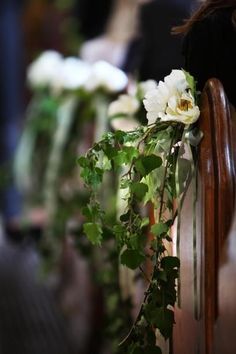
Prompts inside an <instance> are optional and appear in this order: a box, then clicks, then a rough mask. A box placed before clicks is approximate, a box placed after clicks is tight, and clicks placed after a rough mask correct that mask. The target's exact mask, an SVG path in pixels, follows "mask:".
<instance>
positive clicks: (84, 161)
mask: <svg viewBox="0 0 236 354" xmlns="http://www.w3.org/2000/svg"><path fill="white" fill-rule="evenodd" d="M77 162H78V164H79V165H80V166H81V167H88V166H89V160H88V159H87V158H86V157H84V156H80V157H79V158H78V159H77Z"/></svg>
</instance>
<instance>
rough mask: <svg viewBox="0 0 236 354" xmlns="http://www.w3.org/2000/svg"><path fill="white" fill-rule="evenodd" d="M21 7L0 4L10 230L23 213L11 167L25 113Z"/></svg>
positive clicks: (0, 151) (0, 155)
mask: <svg viewBox="0 0 236 354" xmlns="http://www.w3.org/2000/svg"><path fill="white" fill-rule="evenodd" d="M22 7H23V1H19V0H2V1H1V2H0V48H1V56H0V81H1V86H0V145H1V146H0V166H1V186H0V187H1V192H0V197H1V209H0V213H2V216H3V220H4V222H5V223H6V225H7V227H9V228H15V227H17V224H18V220H19V217H20V213H21V196H20V194H19V192H18V191H17V189H16V186H15V184H14V180H13V174H12V169H11V164H12V160H13V156H14V153H15V149H16V145H17V141H18V137H19V127H20V124H21V118H22V112H23V104H22V102H23V99H22V92H23V50H22V48H23V46H22V42H23V39H22V31H21V27H22V26H21V12H22ZM4 175H5V178H4V180H3V176H4Z"/></svg>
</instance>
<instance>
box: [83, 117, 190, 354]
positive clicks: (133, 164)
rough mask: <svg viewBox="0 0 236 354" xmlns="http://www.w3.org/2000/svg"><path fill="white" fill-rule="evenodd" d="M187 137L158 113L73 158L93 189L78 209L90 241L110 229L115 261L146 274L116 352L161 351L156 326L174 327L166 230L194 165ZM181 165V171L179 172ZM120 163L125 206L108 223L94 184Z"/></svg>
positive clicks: (174, 266) (172, 260) (175, 265)
mask: <svg viewBox="0 0 236 354" xmlns="http://www.w3.org/2000/svg"><path fill="white" fill-rule="evenodd" d="M188 129H189V126H188ZM185 136H186V128H185V127H184V125H183V124H182V123H177V122H162V121H160V120H157V122H156V123H154V124H150V125H148V126H146V127H144V126H140V127H139V128H137V129H136V130H134V131H131V132H124V131H121V130H118V131H116V132H114V133H107V134H105V135H104V137H103V139H102V140H101V141H99V142H97V143H95V144H94V146H93V147H92V148H91V149H89V150H88V152H87V154H86V155H85V156H82V157H80V158H79V159H78V163H79V165H80V167H81V177H82V178H83V180H84V183H85V185H86V186H87V188H88V189H89V191H90V202H89V204H88V205H87V206H85V207H84V209H83V213H84V215H85V217H86V223H85V224H84V232H85V234H86V235H87V237H88V239H89V240H90V241H91V242H92V243H93V244H94V245H101V244H102V241H103V233H104V230H106V231H105V232H106V233H107V230H109V232H110V235H112V236H113V238H114V239H115V241H116V247H117V249H118V251H119V253H120V257H119V260H120V263H121V264H123V265H125V266H127V267H129V268H131V269H137V268H138V269H140V271H141V273H142V274H143V275H144V277H145V280H146V281H148V287H147V290H146V292H145V294H144V299H143V303H142V306H141V308H140V311H139V313H138V316H137V318H136V319H135V321H134V324H133V326H132V328H131V330H130V332H129V334H128V335H127V337H126V338H125V339H124V340H123V341H122V342H121V343H120V352H125V353H132V354H138V353H141V351H143V350H144V349H145V353H161V349H160V348H159V347H158V346H157V345H156V337H155V330H156V329H158V330H159V331H160V333H161V334H162V335H163V337H164V338H165V339H168V338H170V337H171V334H172V328H173V324H174V311H173V309H174V305H175V302H176V279H177V278H178V271H179V267H180V261H179V259H178V258H177V257H174V256H171V255H169V253H168V250H167V243H168V242H171V235H170V229H171V226H172V225H173V223H174V221H175V218H176V216H177V213H178V208H175V209H174V204H175V203H174V200H176V198H181V197H183V195H184V193H183V191H184V188H183V186H185V189H186V188H187V185H186V184H187V181H188V180H189V174H190V170H191V168H190V165H191V164H190V163H189V161H188V160H187V159H185V158H184V157H183V156H182V154H183V151H182V150H183V149H182V147H183V140H184V138H185ZM181 142H182V143H181ZM180 165H181V174H180V173H177V172H178V168H177V166H180ZM124 166H125V168H126V172H125V173H124V174H123V175H122V177H121V179H120V185H119V188H121V189H123V190H125V194H126V197H125V203H126V206H125V210H124V213H123V214H122V215H121V216H120V219H119V221H117V222H116V223H115V224H114V223H112V224H111V223H109V221H108V219H107V217H106V212H105V211H104V210H102V207H101V203H100V200H99V190H100V189H101V188H102V182H103V178H104V175H105V174H106V173H108V172H109V171H110V170H113V171H119V170H124ZM177 185H178V188H176V186H177ZM181 186H182V187H181ZM177 194H179V195H177ZM150 203H151V204H153V206H154V208H155V213H156V215H157V217H156V222H155V224H154V225H151V224H150V220H149V218H148V217H147V216H145V215H143V212H142V210H144V209H145V206H146V205H148V204H150ZM147 228H149V230H150V233H151V235H152V237H151V240H149V241H148V240H147ZM147 261H149V262H150V261H151V262H152V265H153V266H152V269H153V270H152V274H151V275H149V274H146V272H145V263H146V262H147Z"/></svg>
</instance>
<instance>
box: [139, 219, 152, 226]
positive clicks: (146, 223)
mask: <svg viewBox="0 0 236 354" xmlns="http://www.w3.org/2000/svg"><path fill="white" fill-rule="evenodd" d="M149 223H150V220H149V217H145V218H143V219H142V222H141V225H140V227H141V228H143V227H145V226H148V225H149Z"/></svg>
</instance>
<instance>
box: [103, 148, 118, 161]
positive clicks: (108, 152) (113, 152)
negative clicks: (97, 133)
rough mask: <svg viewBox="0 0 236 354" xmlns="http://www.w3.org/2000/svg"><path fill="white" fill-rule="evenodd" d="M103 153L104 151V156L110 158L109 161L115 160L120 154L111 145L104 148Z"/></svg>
mask: <svg viewBox="0 0 236 354" xmlns="http://www.w3.org/2000/svg"><path fill="white" fill-rule="evenodd" d="M103 151H104V154H105V155H106V156H107V157H108V159H109V160H111V159H113V158H114V157H115V156H116V155H117V153H118V150H117V149H115V148H114V147H113V146H111V145H106V146H105V147H104V148H103Z"/></svg>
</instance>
